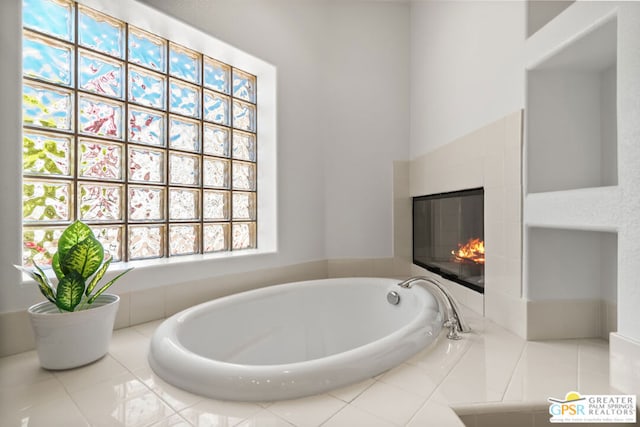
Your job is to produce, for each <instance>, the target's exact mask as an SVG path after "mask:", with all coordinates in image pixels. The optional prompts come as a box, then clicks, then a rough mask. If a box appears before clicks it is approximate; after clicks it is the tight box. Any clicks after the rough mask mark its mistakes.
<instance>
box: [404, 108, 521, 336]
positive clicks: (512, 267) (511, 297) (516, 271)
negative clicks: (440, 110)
mask: <svg viewBox="0 0 640 427" xmlns="http://www.w3.org/2000/svg"><path fill="white" fill-rule="evenodd" d="M522 117H523V114H522V111H516V112H514V113H512V114H509V115H507V116H505V117H503V118H501V119H499V120H497V121H495V122H493V123H490V124H488V125H487V126H484V127H482V128H480V129H478V130H476V131H475V132H472V133H470V134H468V135H465V136H463V137H461V138H459V139H457V140H455V141H453V142H450V143H448V144H446V145H444V146H441V147H439V148H438V149H436V150H434V151H432V152H429V153H427V154H425V155H423V156H420V157H418V158H416V159H414V160H412V161H411V162H407V163H406V164H404V165H401V164H400V162H399V163H398V164H396V167H407V168H408V169H409V173H408V174H407V175H408V177H407V178H408V185H406V186H404V189H405V190H404V191H407V194H406V197H407V198H408V199H410V198H411V197H414V196H421V195H426V194H434V193H445V192H451V191H459V190H464V189H470V188H477V187H484V191H485V193H484V197H485V199H484V210H485V212H484V215H485V231H484V239H485V247H486V250H487V253H486V265H485V294H484V298H483V297H482V295H480V294H478V293H477V292H475V291H472V290H468V289H466V288H463V287H462V286H460V285H457V284H454V283H451V282H449V283H447V285H448V287H449V288H450V290H451V291H452V292H453V293H454V296H456V297H457V298H458V299H459V300H460V301H461V302H462V303H463V304H466V305H468V306H470V307H471V308H472V309H473V310H475V311H476V312H478V313H481V314H484V315H485V316H486V317H488V318H490V319H492V320H494V321H495V322H497V323H499V324H501V325H502V326H504V327H506V328H508V329H510V330H512V331H513V332H515V333H517V334H518V335H520V336H523V337H525V336H526V332H527V328H526V325H527V321H526V320H527V319H526V303H525V301H524V300H523V299H522V268H521V266H522V178H521V176H522V174H521V171H522ZM461 171H464V173H461ZM397 176H401V174H397ZM395 188H396V190H397V191H402V188H403V186H401V185H395ZM407 189H408V190H407ZM398 198H399V197H398V195H396V199H398ZM396 210H397V208H396ZM409 213H410V208H409ZM397 217H402V212H396V218H397ZM409 224H410V221H409ZM396 227H398V225H397V224H396ZM407 234H408V236H409V239H410V238H411V237H410V233H396V238H402V236H407ZM405 245H406V246H408V247H411V242H410V240H409V241H408V242H406V244H403V243H397V244H396V246H405ZM411 270H412V271H411V273H412V274H414V275H415V274H426V275H430V274H432V273H429V272H428V271H427V270H425V269H423V268H421V267H418V266H416V265H412V267H411Z"/></svg>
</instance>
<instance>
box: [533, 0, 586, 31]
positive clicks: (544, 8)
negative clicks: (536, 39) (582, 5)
mask: <svg viewBox="0 0 640 427" xmlns="http://www.w3.org/2000/svg"><path fill="white" fill-rule="evenodd" d="M574 1H575V0H528V1H527V37H531V35H532V34H533V33H535V32H536V31H538V30H539V29H540V28H542V27H544V26H545V25H547V23H548V22H549V21H551V20H552V19H553V18H555V17H556V16H558V15H559V14H560V12H562V11H563V10H565V9H566V8H567V7H569V5H571V3H574Z"/></svg>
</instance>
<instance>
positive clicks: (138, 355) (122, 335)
mask: <svg viewBox="0 0 640 427" xmlns="http://www.w3.org/2000/svg"><path fill="white" fill-rule="evenodd" d="M150 342H151V338H150V337H148V336H145V335H143V334H141V333H140V332H137V331H136V330H134V329H133V328H128V329H122V330H119V331H115V332H114V333H113V338H112V339H111V345H110V346H109V354H110V355H111V356H112V357H113V358H114V359H116V360H117V361H118V362H120V363H121V364H122V365H124V366H125V367H126V368H127V369H129V370H130V371H134V370H136V369H141V368H148V367H149V362H148V361H147V355H148V353H149V344H150Z"/></svg>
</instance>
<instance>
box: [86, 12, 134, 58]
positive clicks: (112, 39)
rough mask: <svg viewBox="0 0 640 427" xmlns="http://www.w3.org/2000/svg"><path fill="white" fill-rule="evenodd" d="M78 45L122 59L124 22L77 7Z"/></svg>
mask: <svg viewBox="0 0 640 427" xmlns="http://www.w3.org/2000/svg"><path fill="white" fill-rule="evenodd" d="M78 43H79V44H81V45H83V46H86V47H88V48H91V49H93V50H97V51H100V52H104V53H106V54H108V55H111V56H115V57H118V58H124V22H122V21H119V20H117V19H115V18H112V17H110V16H107V15H104V14H102V13H100V12H98V11H95V10H93V9H89V8H88V7H85V6H83V5H78Z"/></svg>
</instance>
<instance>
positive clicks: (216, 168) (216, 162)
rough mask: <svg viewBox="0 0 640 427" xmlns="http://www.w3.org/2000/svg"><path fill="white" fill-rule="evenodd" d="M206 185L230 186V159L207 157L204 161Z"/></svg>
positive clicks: (204, 180) (204, 181)
mask: <svg viewBox="0 0 640 427" xmlns="http://www.w3.org/2000/svg"><path fill="white" fill-rule="evenodd" d="M202 169H203V172H202V174H203V183H204V186H205V187H217V188H229V161H228V160H223V159H215V158H211V157H205V158H204V159H203V161H202Z"/></svg>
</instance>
